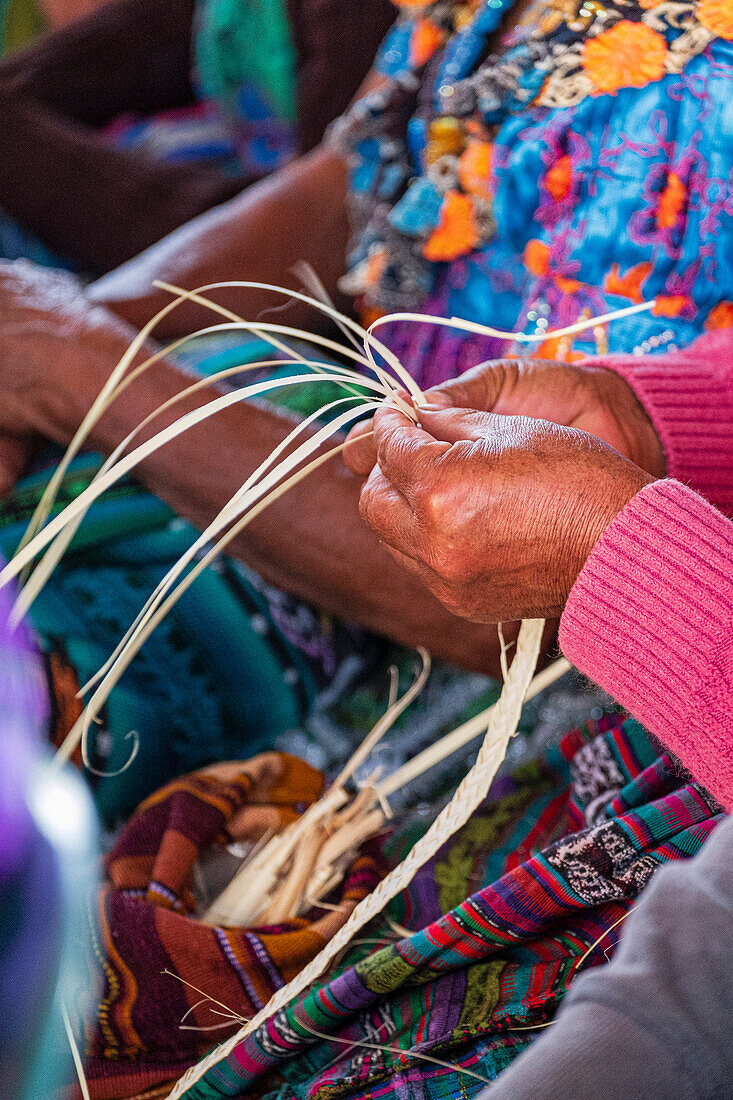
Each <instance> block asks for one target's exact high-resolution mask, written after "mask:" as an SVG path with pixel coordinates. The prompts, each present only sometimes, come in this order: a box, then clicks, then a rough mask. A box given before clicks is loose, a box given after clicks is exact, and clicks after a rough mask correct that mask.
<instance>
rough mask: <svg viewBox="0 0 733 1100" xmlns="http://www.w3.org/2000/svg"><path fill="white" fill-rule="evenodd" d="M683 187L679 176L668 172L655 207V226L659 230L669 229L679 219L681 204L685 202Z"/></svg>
mask: <svg viewBox="0 0 733 1100" xmlns="http://www.w3.org/2000/svg"><path fill="white" fill-rule="evenodd" d="M686 194H687V192H686V191H685V185H684V183H683V182H682V180H681V179H680V177H679V176H677V175H675V173H674V172H670V173H669V175H668V176H667V186H666V187H665V188H664V191H662V194H661V195H660V197H659V206H658V207H657V226H658V227H659V229H671V228H672V227H673V226H674V224H675V222H676V221H677V218H678V217H679V213H680V210H681V209H682V204H683V203H684V201H685V196H686Z"/></svg>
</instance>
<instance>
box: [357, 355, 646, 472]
mask: <svg viewBox="0 0 733 1100" xmlns="http://www.w3.org/2000/svg"><path fill="white" fill-rule="evenodd" d="M425 396H426V399H427V401H429V402H431V403H432V404H435V405H440V406H441V407H445V408H448V407H457V408H462V409H477V410H479V411H481V412H495V413H502V414H503V415H505V416H531V417H538V418H540V419H542V420H550V421H552V423H553V424H562V425H563V426H564V427H568V428H578V429H580V430H581V431H585V432H590V433H591V435H595V436H598V438H599V439H603V440H605V442H606V443H610V445H611V446H612V447H615V449H616V450H617V451H619V452H620V453H621V454H623V455H626V457H627V458H630V459H631V461H632V462H634V463H635V464H636V465H637V466H640V467H641V469H642V470H647V471H648V472H649V473H650V474H654V476H655V477H663V476H664V473H665V465H666V461H665V456H664V450H663V448H662V444H661V442H660V440H659V436H658V435H657V433H656V430H655V428H654V425H653V424H652V422H651V420H650V419H649V417H648V416H647V414H646V412H645V410H644V408H643V407H642V405H641V404H640V402H639V401H638V400H637V398H636V395H635V394H634V391H633V390H632V389H631V387H630V386H629V385H628V383H627V382H625V381H624V380H623V378H621V377H620V375H618V374H616V373H615V372H614V371H611V370H604V369H603V368H601V367H593V366H583V365H578V364H566V363H554V362H548V361H546V360H541V359H498V360H493V361H491V362H489V363H482V364H481V365H480V366H478V367H474V368H473V369H472V370H469V371H466V373H465V374H462V375H461V376H460V377H459V378H454V379H453V380H451V381H449V382H445V383H444V384H443V385H442V386H439V387H437V388H436V389H434V390H429V391H428V392H427V393H426V395H425ZM370 430H371V421H369V422H367V421H365V422H364V423H362V424H358V425H357V426H356V427H355V428H354V429H353V430H352V432H351V435H350V440H351V441H352V445H351V446H350V447H348V448H347V450H346V451H345V452H344V458H345V460H346V462H347V464H348V466H349V467H350V469H351V470H352V471H353V472H354V473H355V474H359V475H360V476H366V474H368V473H369V471H370V470H371V468H372V466H373V465H374V463H375V461H376V453H375V449H374V442H373V440H372V438H371V436H370V435H369V434H368V433H369V432H370Z"/></svg>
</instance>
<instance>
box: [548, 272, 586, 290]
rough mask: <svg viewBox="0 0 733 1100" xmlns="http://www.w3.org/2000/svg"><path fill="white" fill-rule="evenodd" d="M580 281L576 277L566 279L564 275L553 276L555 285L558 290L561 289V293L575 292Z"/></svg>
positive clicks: (578, 287) (580, 284)
mask: <svg viewBox="0 0 733 1100" xmlns="http://www.w3.org/2000/svg"><path fill="white" fill-rule="evenodd" d="M582 285H583V284H582V283H579V282H578V280H577V279H566V278H565V276H564V275H556V276H555V286H556V287H557V289H558V290H561V291H562V292H563V294H575V292H576V291H577V290H580V288H581V287H582Z"/></svg>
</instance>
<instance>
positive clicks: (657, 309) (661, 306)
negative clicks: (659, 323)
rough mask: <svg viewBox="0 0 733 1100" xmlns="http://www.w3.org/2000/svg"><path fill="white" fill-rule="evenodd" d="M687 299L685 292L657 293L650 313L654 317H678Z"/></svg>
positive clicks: (687, 301)
mask: <svg viewBox="0 0 733 1100" xmlns="http://www.w3.org/2000/svg"><path fill="white" fill-rule="evenodd" d="M689 301H690V299H689V298H688V297H687V296H686V295H685V294H658V295H657V300H656V302H655V305H654V309H653V310H652V313H653V314H654V315H655V317H679V315H680V313H681V312H682V310H683V309H684V308H685V306H686V305H687V304H688V303H689Z"/></svg>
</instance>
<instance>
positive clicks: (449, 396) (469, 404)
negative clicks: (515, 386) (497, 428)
mask: <svg viewBox="0 0 733 1100" xmlns="http://www.w3.org/2000/svg"><path fill="white" fill-rule="evenodd" d="M516 374H517V363H516V361H515V360H509V359H495V360H490V361H488V362H486V363H479V364H478V366H475V367H471V368H470V369H469V370H467V371H464V372H463V374H459V375H458V377H457V378H451V379H449V380H448V381H447V382H442V383H441V384H440V385H439V386H436V387H435V388H434V389H431V390H428V391H427V392H426V394H425V397H426V400H427V401H428V402H429V403H430V404H434V405H439V406H440V407H441V408H447V407H449V406H455V407H457V408H461V409H482V410H485V411H487V410H489V409H493V408H494V406H495V404H496V402H497V401H498V399H499V396H500V394H501V393H502V392H503V390H505V389H506V388H507V387H508V386H510V385H511V384H512V382H513V380H514V379H515V378H516Z"/></svg>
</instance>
